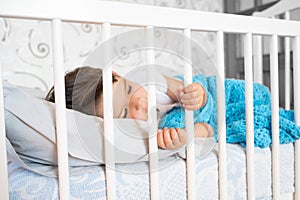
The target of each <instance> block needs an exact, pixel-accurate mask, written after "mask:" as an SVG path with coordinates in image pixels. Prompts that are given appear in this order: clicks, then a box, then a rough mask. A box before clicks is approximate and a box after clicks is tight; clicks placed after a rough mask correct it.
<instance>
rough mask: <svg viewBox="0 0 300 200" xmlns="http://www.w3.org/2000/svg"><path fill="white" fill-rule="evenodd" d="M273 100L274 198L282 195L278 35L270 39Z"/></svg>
mask: <svg viewBox="0 0 300 200" xmlns="http://www.w3.org/2000/svg"><path fill="white" fill-rule="evenodd" d="M270 68H271V69H270V71H271V98H272V99H271V102H272V183H273V199H278V198H279V195H280V166H279V87H278V36H277V35H275V34H274V35H272V37H271V41H270Z"/></svg>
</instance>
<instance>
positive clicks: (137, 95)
mask: <svg viewBox="0 0 300 200" xmlns="http://www.w3.org/2000/svg"><path fill="white" fill-rule="evenodd" d="M113 110H114V115H113V117H114V118H132V119H139V120H144V121H146V120H147V118H148V101H147V92H146V90H145V89H144V88H143V87H142V86H140V85H139V84H137V83H135V82H132V81H129V80H127V79H125V78H119V79H118V81H117V82H115V83H114V84H113Z"/></svg>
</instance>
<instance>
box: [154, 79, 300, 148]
mask: <svg viewBox="0 0 300 200" xmlns="http://www.w3.org/2000/svg"><path fill="white" fill-rule="evenodd" d="M178 78H180V79H183V78H182V76H179V77H178ZM193 82H197V83H200V84H201V85H202V86H203V87H204V88H205V90H206V92H207V102H206V104H205V106H204V107H202V108H200V109H199V110H196V111H194V120H195V122H205V123H208V124H210V125H211V126H212V127H213V129H214V133H215V138H216V140H217V139H218V133H217V120H218V119H217V104H216V79H215V77H205V76H203V75H197V76H194V77H193ZM225 94H226V131H227V133H226V140H227V142H228V143H237V144H241V145H242V146H246V119H245V117H246V114H245V106H246V105H245V82H244V81H242V80H236V79H226V80H225ZM253 108H254V145H255V146H257V147H262V148H265V147H269V146H270V144H271V143H272V128H271V116H272V115H271V98H270V92H269V90H268V88H267V87H265V86H263V85H261V84H257V83H254V84H253ZM163 127H168V128H171V127H174V128H184V127H185V118H184V109H183V108H182V107H174V108H173V109H172V110H170V111H169V112H168V113H167V114H166V115H165V116H164V117H163V118H162V119H161V121H160V124H159V128H163ZM279 128H280V143H281V144H287V143H290V142H294V141H295V140H297V139H299V138H300V127H298V126H296V124H295V121H294V111H293V110H291V111H288V110H284V109H282V108H280V109H279Z"/></svg>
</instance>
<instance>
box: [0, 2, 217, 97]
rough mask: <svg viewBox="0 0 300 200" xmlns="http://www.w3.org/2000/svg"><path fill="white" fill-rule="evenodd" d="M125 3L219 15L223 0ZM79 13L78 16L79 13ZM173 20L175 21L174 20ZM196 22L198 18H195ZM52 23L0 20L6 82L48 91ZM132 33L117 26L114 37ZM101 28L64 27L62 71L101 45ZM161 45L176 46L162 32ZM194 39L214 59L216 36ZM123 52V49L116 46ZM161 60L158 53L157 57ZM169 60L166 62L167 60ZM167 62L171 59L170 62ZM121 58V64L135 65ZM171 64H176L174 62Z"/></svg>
mask: <svg viewBox="0 0 300 200" xmlns="http://www.w3.org/2000/svg"><path fill="white" fill-rule="evenodd" d="M122 1H124V2H130V3H138V4H148V5H155V6H167V7H176V8H182V9H195V10H205V11H213V12H222V10H223V5H222V0H172V1H170V0H122ZM79 14H80V13H79ZM174 20H176V19H174ZM195 20H197V19H195ZM50 28H51V24H50V22H45V21H30V20H15V19H14V20H13V19H3V18H0V55H1V59H2V66H3V72H4V77H5V79H7V80H8V81H10V82H12V83H15V84H18V85H23V86H29V87H37V88H41V89H42V90H46V91H47V90H48V89H49V87H51V85H52V83H53V81H52V79H53V77H52V70H53V68H52V45H51V30H50ZM128 30H132V28H126V27H116V28H114V29H113V34H117V33H120V32H123V31H128ZM100 35H101V27H100V26H96V25H89V24H64V25H63V39H64V54H65V55H64V60H65V69H66V70H70V69H72V68H74V67H78V66H81V65H82V64H83V62H84V61H85V60H86V58H87V56H88V55H89V52H91V51H92V50H93V49H94V48H95V47H96V46H97V45H99V44H100V42H101V38H100ZM155 37H157V38H161V42H163V43H164V45H176V43H174V41H172V38H163V37H164V34H163V32H160V33H159V32H158V33H156V36H155ZM193 37H194V39H195V40H196V41H197V42H198V43H200V44H201V46H203V47H204V48H205V49H206V51H207V58H206V59H207V60H211V59H214V58H215V45H214V42H215V35H214V34H212V33H204V34H198V33H193ZM118 48H119V49H116V51H120V52H122V51H123V50H124V49H126V47H124V46H123V47H122V46H120V47H118ZM159 57H161V58H162V55H161V54H159V53H157V54H156V58H159ZM166 60H168V59H166ZM169 60H170V59H169ZM136 64H138V63H136V60H135V61H134V62H131V61H128V60H126V58H124V59H123V60H122V62H121V63H120V65H124V67H125V66H126V65H136ZM173 64H176V62H174V63H173Z"/></svg>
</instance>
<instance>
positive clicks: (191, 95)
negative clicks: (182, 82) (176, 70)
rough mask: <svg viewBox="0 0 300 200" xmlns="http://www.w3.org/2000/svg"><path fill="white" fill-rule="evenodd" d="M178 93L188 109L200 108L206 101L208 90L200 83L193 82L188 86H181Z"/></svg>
mask: <svg viewBox="0 0 300 200" xmlns="http://www.w3.org/2000/svg"><path fill="white" fill-rule="evenodd" d="M178 94H179V97H180V100H181V102H182V104H183V105H182V106H183V107H184V108H186V109H188V110H198V109H199V108H201V107H202V106H203V105H204V104H205V103H206V92H205V90H204V88H203V87H202V85H200V84H199V83H192V84H190V85H188V86H187V87H186V88H179V89H178Z"/></svg>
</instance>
